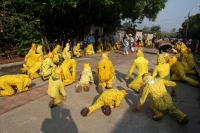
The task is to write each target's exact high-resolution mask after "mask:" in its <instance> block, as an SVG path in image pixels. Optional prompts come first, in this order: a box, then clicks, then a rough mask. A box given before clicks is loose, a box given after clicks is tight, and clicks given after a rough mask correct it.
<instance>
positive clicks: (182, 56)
mask: <svg viewBox="0 0 200 133" xmlns="http://www.w3.org/2000/svg"><path fill="white" fill-rule="evenodd" d="M179 61H180V62H181V64H182V65H183V68H184V71H185V73H186V74H193V75H194V74H196V70H195V69H193V70H190V68H189V64H188V63H187V60H186V58H185V56H184V55H183V54H181V56H180V59H179Z"/></svg>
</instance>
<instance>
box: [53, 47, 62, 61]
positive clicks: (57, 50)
mask: <svg viewBox="0 0 200 133" xmlns="http://www.w3.org/2000/svg"><path fill="white" fill-rule="evenodd" d="M60 50H61V47H60V45H56V47H55V48H54V49H53V51H52V53H53V55H54V57H53V62H59V58H60V56H61V54H60V52H61V51H60Z"/></svg>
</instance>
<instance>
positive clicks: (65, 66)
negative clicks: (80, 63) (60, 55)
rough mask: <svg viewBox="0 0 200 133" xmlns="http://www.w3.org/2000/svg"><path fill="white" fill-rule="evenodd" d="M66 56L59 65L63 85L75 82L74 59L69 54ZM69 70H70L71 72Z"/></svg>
mask: <svg viewBox="0 0 200 133" xmlns="http://www.w3.org/2000/svg"><path fill="white" fill-rule="evenodd" d="M68 58H69V59H68ZM68 58H66V59H65V60H64V61H63V63H62V64H61V66H60V67H61V68H62V70H63V75H64V78H63V84H64V86H66V85H70V84H72V83H73V82H75V79H76V60H74V59H71V56H70V55H69V56H68ZM70 70H71V71H72V74H71V72H70Z"/></svg>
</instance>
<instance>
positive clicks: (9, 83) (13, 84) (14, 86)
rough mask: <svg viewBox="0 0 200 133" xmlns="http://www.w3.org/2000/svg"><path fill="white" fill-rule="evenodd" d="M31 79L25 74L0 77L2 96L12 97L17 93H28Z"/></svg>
mask: <svg viewBox="0 0 200 133" xmlns="http://www.w3.org/2000/svg"><path fill="white" fill-rule="evenodd" d="M31 82H32V81H31V79H30V78H29V77H28V76H27V75H25V74H16V75H4V76H1V77H0V88H1V89H2V90H0V96H10V95H13V94H15V93H16V91H19V92H24V91H28V86H29V85H30V84H31Z"/></svg>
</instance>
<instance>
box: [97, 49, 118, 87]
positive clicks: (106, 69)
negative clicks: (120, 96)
mask: <svg viewBox="0 0 200 133" xmlns="http://www.w3.org/2000/svg"><path fill="white" fill-rule="evenodd" d="M96 73H97V77H98V82H99V85H102V87H103V88H105V87H106V86H109V87H112V84H113V81H114V79H115V69H114V66H113V64H112V62H111V61H110V60H109V59H108V58H107V53H103V54H102V57H101V60H100V61H99V62H98V64H97V67H96Z"/></svg>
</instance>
